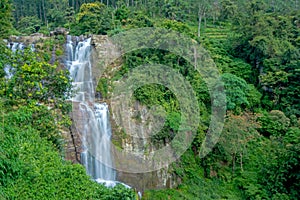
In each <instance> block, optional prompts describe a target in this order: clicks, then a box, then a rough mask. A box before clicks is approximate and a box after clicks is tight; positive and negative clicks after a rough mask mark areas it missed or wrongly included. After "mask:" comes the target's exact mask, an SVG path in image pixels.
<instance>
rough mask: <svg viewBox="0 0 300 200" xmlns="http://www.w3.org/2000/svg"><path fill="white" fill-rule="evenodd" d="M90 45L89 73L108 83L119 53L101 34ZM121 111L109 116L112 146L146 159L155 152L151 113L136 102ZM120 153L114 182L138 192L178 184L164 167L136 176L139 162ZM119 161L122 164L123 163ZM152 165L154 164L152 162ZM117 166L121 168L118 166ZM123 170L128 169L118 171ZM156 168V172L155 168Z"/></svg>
mask: <svg viewBox="0 0 300 200" xmlns="http://www.w3.org/2000/svg"><path fill="white" fill-rule="evenodd" d="M91 44H92V46H93V53H92V55H93V58H92V59H93V74H94V75H95V74H96V76H97V78H99V77H105V78H107V79H108V80H109V81H111V80H112V77H113V74H114V72H116V71H117V70H118V69H120V66H121V65H122V58H121V52H120V50H119V49H118V48H117V47H116V46H115V45H114V44H113V43H112V41H111V40H110V39H109V37H108V36H105V35H93V36H92V40H91ZM96 81H97V80H96ZM96 94H97V93H96ZM98 96H99V97H100V96H101V94H98ZM96 100H97V98H96ZM101 101H103V99H101ZM104 101H106V102H107V103H108V104H109V107H110V108H112V106H119V107H123V105H113V104H114V102H113V101H111V100H105V99H104ZM123 112H125V115H124V113H123V116H118V113H111V116H110V117H111V124H112V139H113V140H114V141H113V143H115V146H116V147H117V148H118V149H121V150H120V151H121V152H123V153H124V152H125V153H124V154H126V152H128V153H129V154H135V155H137V157H138V160H140V161H141V160H144V159H147V158H146V156H145V155H147V154H149V153H150V154H151V153H152V152H153V151H155V147H153V146H152V145H149V144H151V141H150V138H151V133H152V131H153V129H155V126H156V123H155V120H153V119H152V118H151V114H152V113H150V112H149V110H148V109H147V108H146V107H145V106H142V105H140V104H139V103H138V102H137V103H136V104H135V105H133V106H132V108H131V109H130V110H126V111H123ZM137 115H138V116H140V119H136V120H132V119H133V118H135V117H134V116H137ZM117 118H119V121H122V125H121V126H118V125H117V123H116V119H117ZM120 118H122V119H120ZM137 121H140V122H141V123H144V124H145V123H146V124H148V125H149V127H150V128H149V127H148V128H147V127H146V128H143V127H141V126H140V125H139V122H137ZM124 130H126V131H128V133H125V132H124ZM124 154H122V153H121V154H119V157H117V155H116V154H115V157H114V163H115V167H116V169H117V170H118V169H119V171H117V180H118V181H121V182H124V183H126V184H128V185H130V186H132V187H133V188H136V189H137V190H138V191H144V190H145V189H157V188H173V187H175V186H177V185H178V184H179V183H180V180H179V179H178V178H177V177H176V176H175V175H174V174H173V173H172V172H171V171H172V170H171V169H170V168H169V167H164V168H161V169H160V170H156V171H148V172H147V173H139V170H138V169H137V170H136V171H135V170H134V169H133V168H134V166H136V163H137V162H139V161H137V160H136V158H130V156H129V157H123V156H122V155H124ZM120 155H121V156H120ZM120 160H126V161H125V163H124V162H123V161H120ZM133 163H135V164H133ZM152 164H153V165H155V163H152ZM120 165H123V166H122V167H121V166H120ZM124 165H125V166H124ZM124 168H127V169H128V170H120V169H124ZM129 169H131V170H129ZM156 169H158V167H157V168H156ZM128 171H130V172H128Z"/></svg>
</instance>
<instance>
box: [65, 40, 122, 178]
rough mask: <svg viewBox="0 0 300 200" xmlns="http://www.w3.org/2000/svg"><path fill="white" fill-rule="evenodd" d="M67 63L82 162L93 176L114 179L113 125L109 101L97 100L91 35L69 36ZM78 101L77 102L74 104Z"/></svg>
mask: <svg viewBox="0 0 300 200" xmlns="http://www.w3.org/2000/svg"><path fill="white" fill-rule="evenodd" d="M66 51H67V60H66V65H67V67H68V69H69V71H70V75H71V77H72V80H73V86H74V88H75V91H76V95H75V96H74V97H73V98H72V101H73V102H75V103H76V105H78V108H77V109H76V110H77V112H80V114H79V116H80V120H79V121H80V124H81V125H80V126H78V127H77V129H78V130H79V132H80V134H81V140H82V148H83V152H82V153H81V158H80V160H81V163H82V164H83V165H84V166H85V167H86V170H87V173H88V174H89V175H90V176H91V177H92V178H93V179H102V180H109V181H115V179H116V172H115V170H114V169H113V161H112V160H113V159H112V154H111V146H110V143H111V127H110V122H109V112H108V106H107V104H105V103H103V104H98V103H95V102H94V100H95V91H94V83H93V74H92V62H91V51H92V47H91V38H87V39H82V38H79V37H72V36H67V44H66ZM74 105H75V104H74Z"/></svg>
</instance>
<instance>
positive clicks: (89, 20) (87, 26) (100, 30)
mask: <svg viewBox="0 0 300 200" xmlns="http://www.w3.org/2000/svg"><path fill="white" fill-rule="evenodd" d="M110 26H111V16H110V15H109V13H108V12H107V7H106V6H105V5H104V4H102V3H99V2H95V3H86V4H82V5H81V7H80V10H79V13H78V14H77V27H78V28H79V32H78V33H77V34H84V33H95V34H106V33H107V30H109V28H110Z"/></svg>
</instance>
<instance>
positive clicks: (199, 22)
mask: <svg viewBox="0 0 300 200" xmlns="http://www.w3.org/2000/svg"><path fill="white" fill-rule="evenodd" d="M200 9H201V8H200V5H199V11H198V38H200V36H201V21H202V15H201V10H200Z"/></svg>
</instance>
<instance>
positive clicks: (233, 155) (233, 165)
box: [232, 153, 235, 176]
mask: <svg viewBox="0 0 300 200" xmlns="http://www.w3.org/2000/svg"><path fill="white" fill-rule="evenodd" d="M234 171H235V153H233V154H232V176H233V175H234Z"/></svg>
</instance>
